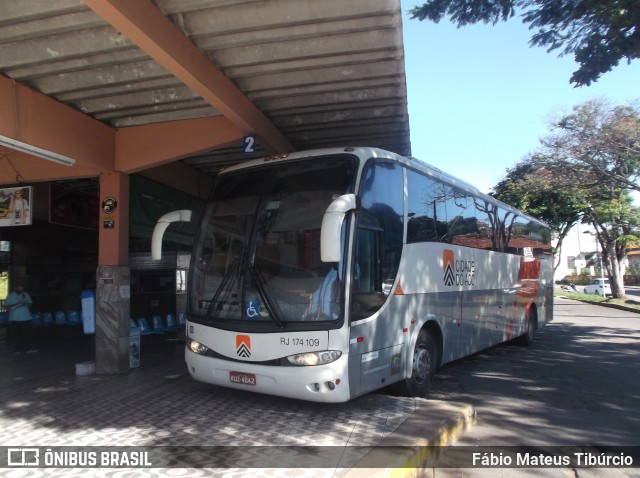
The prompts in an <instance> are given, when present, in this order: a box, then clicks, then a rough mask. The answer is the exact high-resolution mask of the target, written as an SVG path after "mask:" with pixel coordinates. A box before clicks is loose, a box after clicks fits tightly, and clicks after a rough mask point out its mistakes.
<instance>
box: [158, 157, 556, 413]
mask: <svg viewBox="0 0 640 478" xmlns="http://www.w3.org/2000/svg"><path fill="white" fill-rule="evenodd" d="M188 217H189V214H188V211H182V212H176V213H175V214H171V213H170V214H168V215H167V216H166V217H164V218H163V219H161V221H160V222H159V227H158V228H157V229H159V232H158V233H157V234H154V236H155V237H154V241H153V242H154V245H153V247H154V249H155V250H156V252H155V255H157V254H158V248H159V247H160V245H159V244H160V243H161V237H162V232H163V231H164V229H165V228H166V227H167V226H168V224H169V223H170V222H172V221H173V220H187V219H188ZM551 257H552V250H551V242H550V233H549V229H548V227H547V226H546V225H545V224H544V223H542V222H540V221H538V220H536V219H534V218H532V217H529V216H527V215H525V214H523V213H521V212H519V211H517V210H515V209H514V208H512V207H509V206H507V205H505V204H503V203H501V202H499V201H497V200H495V199H493V198H492V197H490V196H487V195H485V194H482V193H481V192H479V191H478V190H477V189H475V188H474V187H472V186H470V185H469V184H467V183H465V182H463V181H460V180H458V179H455V178H453V177H452V176H450V175H448V174H446V173H444V172H442V171H441V170H439V169H437V168H435V167H433V166H430V165H428V164H425V163H423V162H420V161H418V160H416V159H414V158H405V157H402V156H399V155H396V154H394V153H390V152H387V151H383V150H379V149H373V148H343V149H324V150H315V151H309V152H297V153H292V154H289V155H282V156H278V157H270V158H263V159H257V160H252V161H249V162H246V163H243V164H240V165H237V166H233V167H230V168H228V169H226V170H224V171H223V172H221V173H220V174H219V175H218V177H217V180H216V184H215V187H214V190H213V192H212V195H211V197H210V199H209V201H208V203H207V205H206V208H205V210H204V213H203V216H202V217H201V218H200V225H199V232H198V234H197V236H196V240H195V245H194V250H193V254H192V258H191V266H190V271H189V281H188V287H187V289H188V297H189V299H188V306H187V346H186V351H185V357H186V363H187V367H188V370H189V373H190V374H191V375H192V376H193V378H195V379H196V380H200V381H203V382H207V383H211V384H215V385H220V386H224V387H231V388H236V389H242V390H251V391H256V392H261V393H266V394H272V395H280V396H285V397H292V398H297V399H303V400H310V401H318V402H344V401H347V400H350V399H352V398H354V397H357V396H359V395H362V394H365V393H368V392H371V391H373V390H376V389H380V388H382V387H386V386H388V385H392V384H394V386H395V387H398V388H399V389H400V391H401V392H402V393H404V394H409V395H411V396H420V397H422V396H425V395H426V394H427V391H428V388H429V384H430V382H431V379H432V377H433V375H434V373H435V371H436V369H437V368H438V367H439V366H441V365H442V364H445V363H447V362H451V361H452V360H456V359H459V358H461V357H464V356H467V355H470V354H472V353H474V352H477V351H479V350H482V349H485V348H487V347H490V346H492V345H495V344H498V343H501V342H504V341H507V340H509V339H512V338H516V337H520V338H521V340H522V341H523V342H524V343H527V344H530V343H531V342H532V340H533V336H534V333H535V331H536V329H537V328H538V327H540V326H542V325H543V324H545V323H546V322H548V321H550V320H551V319H552V314H553V290H552V260H551Z"/></svg>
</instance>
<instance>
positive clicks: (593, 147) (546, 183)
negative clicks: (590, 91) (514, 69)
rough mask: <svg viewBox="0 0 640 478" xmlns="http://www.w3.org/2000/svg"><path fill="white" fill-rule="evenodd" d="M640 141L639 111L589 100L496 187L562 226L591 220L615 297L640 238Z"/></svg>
mask: <svg viewBox="0 0 640 478" xmlns="http://www.w3.org/2000/svg"><path fill="white" fill-rule="evenodd" d="M639 145H640V112H638V110H637V109H634V108H633V107H628V106H616V107H612V106H610V105H608V104H607V103H606V102H604V101H588V102H586V103H584V104H582V105H579V106H576V107H574V108H573V110H572V112H571V113H569V114H566V115H564V116H562V117H560V118H559V119H558V120H557V121H555V122H553V123H552V124H551V126H550V133H549V135H547V136H546V137H544V138H542V139H541V148H540V150H539V151H538V152H536V153H535V154H532V155H530V156H529V157H528V158H527V159H525V161H523V163H521V164H519V165H518V166H516V168H514V169H513V170H509V172H508V174H507V177H506V178H505V179H504V180H502V181H501V182H500V183H498V185H497V186H496V187H495V188H494V193H495V194H496V196H497V197H499V198H500V199H502V200H504V201H505V202H509V203H511V204H514V205H515V206H517V207H520V208H522V209H524V210H525V211H527V212H530V213H531V214H533V215H537V216H539V217H541V218H542V219H545V220H546V221H547V222H549V223H550V224H551V225H552V226H553V227H555V228H556V231H558V232H560V231H561V230H562V229H558V226H557V224H561V225H562V224H566V225H567V226H568V225H569V224H571V222H572V221H573V224H575V222H576V221H577V220H581V221H582V222H584V223H589V224H591V225H592V226H593V227H594V229H595V231H596V239H597V241H598V243H599V244H600V250H601V251H602V261H603V264H604V268H605V270H606V271H607V274H608V276H609V278H610V279H611V289H612V294H613V296H614V297H622V296H623V295H624V282H623V276H622V269H621V262H622V261H623V260H624V258H625V257H626V255H627V251H628V247H629V245H630V244H633V243H638V242H639V241H640V213H639V209H638V208H637V207H635V206H634V205H633V201H632V199H631V195H630V191H640V188H639V186H638V179H639V174H640V173H639V164H640V149H639ZM571 210H573V211H574V213H575V215H576V216H575V217H574V216H572V215H571ZM556 215H557V216H556ZM554 217H555V218H556V219H557V221H559V222H554V221H556V219H554Z"/></svg>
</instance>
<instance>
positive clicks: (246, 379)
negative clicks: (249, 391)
mask: <svg viewBox="0 0 640 478" xmlns="http://www.w3.org/2000/svg"><path fill="white" fill-rule="evenodd" d="M229 380H231V383H239V384H240V385H255V384H256V376H255V374H253V373H242V372H229Z"/></svg>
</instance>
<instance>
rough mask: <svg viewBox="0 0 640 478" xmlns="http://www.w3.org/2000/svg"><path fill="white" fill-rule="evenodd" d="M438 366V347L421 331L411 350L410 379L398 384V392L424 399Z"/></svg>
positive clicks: (429, 336)
mask: <svg viewBox="0 0 640 478" xmlns="http://www.w3.org/2000/svg"><path fill="white" fill-rule="evenodd" d="M437 365H438V347H437V346H436V343H435V341H434V340H433V337H431V335H430V334H429V332H427V331H426V330H424V329H423V330H421V331H420V334H419V335H418V340H417V341H416V346H415V348H414V349H413V363H412V366H411V378H408V379H405V380H403V381H402V382H399V383H398V391H399V392H400V393H401V394H402V395H407V396H410V397H426V396H427V392H428V391H429V387H430V386H431V380H432V379H433V376H434V375H435V373H436V368H437Z"/></svg>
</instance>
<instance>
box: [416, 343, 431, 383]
mask: <svg viewBox="0 0 640 478" xmlns="http://www.w3.org/2000/svg"><path fill="white" fill-rule="evenodd" d="M430 369H431V355H430V354H429V350H427V348H426V347H425V346H424V345H423V344H420V345H418V346H417V347H416V350H415V352H414V353H413V376H414V378H415V380H416V382H418V383H423V382H424V381H426V380H427V379H428V378H429V370H430Z"/></svg>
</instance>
